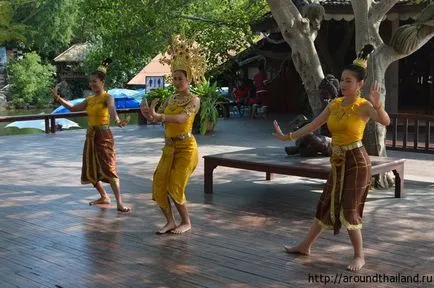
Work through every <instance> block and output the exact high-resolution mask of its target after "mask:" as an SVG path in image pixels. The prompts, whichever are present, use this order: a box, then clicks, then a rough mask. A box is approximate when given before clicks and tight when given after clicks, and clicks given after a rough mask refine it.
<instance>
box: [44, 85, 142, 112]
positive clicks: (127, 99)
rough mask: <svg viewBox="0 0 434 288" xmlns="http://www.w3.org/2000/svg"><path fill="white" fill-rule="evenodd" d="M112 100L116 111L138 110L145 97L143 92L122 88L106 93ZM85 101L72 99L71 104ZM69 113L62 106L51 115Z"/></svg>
mask: <svg viewBox="0 0 434 288" xmlns="http://www.w3.org/2000/svg"><path fill="white" fill-rule="evenodd" d="M107 92H108V93H109V94H110V95H111V96H112V97H113V98H114V99H115V105H116V109H125V108H139V107H140V102H141V99H142V97H143V95H145V90H130V89H123V88H115V89H110V90H108V91H107ZM84 100H85V98H79V99H74V100H71V101H69V102H71V103H72V104H73V105H76V104H78V103H81V102H83V101H84ZM69 112H70V111H69V110H68V109H67V108H65V107H63V105H61V106H59V107H57V108H56V109H54V110H53V111H52V112H51V114H59V113H69Z"/></svg>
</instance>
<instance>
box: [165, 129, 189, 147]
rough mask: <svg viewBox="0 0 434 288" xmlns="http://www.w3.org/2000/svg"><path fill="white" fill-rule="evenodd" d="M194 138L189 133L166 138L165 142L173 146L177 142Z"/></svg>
mask: <svg viewBox="0 0 434 288" xmlns="http://www.w3.org/2000/svg"><path fill="white" fill-rule="evenodd" d="M192 136H193V134H192V133H191V132H188V133H185V134H181V135H178V136H175V137H165V138H164V140H165V141H166V144H172V143H173V142H175V141H182V140H186V139H188V138H190V137H192Z"/></svg>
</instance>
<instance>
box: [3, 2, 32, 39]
mask: <svg viewBox="0 0 434 288" xmlns="http://www.w3.org/2000/svg"><path fill="white" fill-rule="evenodd" d="M13 15H14V11H13V9H12V5H11V3H10V1H0V45H3V44H4V43H5V42H8V41H11V40H18V41H23V42H24V41H26V37H25V36H24V33H25V28H26V26H25V25H23V24H19V23H14V22H13Z"/></svg>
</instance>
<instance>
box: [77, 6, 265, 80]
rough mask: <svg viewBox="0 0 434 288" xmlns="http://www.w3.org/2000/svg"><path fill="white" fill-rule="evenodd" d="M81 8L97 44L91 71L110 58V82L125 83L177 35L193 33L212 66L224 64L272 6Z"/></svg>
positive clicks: (92, 40)
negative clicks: (252, 26)
mask: <svg viewBox="0 0 434 288" xmlns="http://www.w3.org/2000/svg"><path fill="white" fill-rule="evenodd" d="M82 9H83V10H84V11H86V17H87V20H88V21H86V22H85V25H83V31H88V32H87V33H88V35H87V36H88V37H87V39H88V41H89V42H90V43H92V47H93V48H92V52H91V54H90V55H89V57H88V59H87V63H86V66H87V67H88V71H90V70H92V69H95V67H97V65H98V64H99V62H100V61H101V60H102V59H104V58H105V57H111V58H112V59H113V60H114V62H113V63H112V65H111V67H110V72H109V78H108V81H109V82H110V83H111V84H113V85H122V84H124V83H125V82H126V81H128V80H129V79H131V78H132V77H133V76H134V75H135V74H136V73H137V72H138V71H139V70H140V69H141V68H143V66H144V65H146V64H147V63H148V62H149V61H150V60H151V59H152V58H153V57H154V56H155V55H156V54H157V53H159V52H161V51H164V50H165V49H166V47H167V44H168V42H169V41H170V38H171V36H172V35H174V34H179V33H182V34H185V35H186V36H188V37H193V36H194V38H195V39H196V40H197V42H199V43H200V44H202V46H203V47H205V48H206V50H207V55H206V56H207V64H208V67H209V68H208V69H211V68H213V67H215V66H216V65H219V64H221V63H222V62H224V61H226V60H227V59H229V57H230V56H229V52H231V53H235V52H239V51H241V50H243V49H244V48H246V47H247V46H248V45H249V43H251V42H252V41H253V40H254V36H253V35H252V33H251V31H250V26H249V23H251V21H253V20H255V19H257V18H259V17H261V16H262V15H263V14H265V13H266V12H267V11H268V5H267V3H266V1H265V0H256V1H251V0H237V1H235V0H160V1H154V0H142V1H136V0H119V1H112V0H93V1H85V2H84V3H83V5H82ZM94 35H98V36H97V37H96V36H94Z"/></svg>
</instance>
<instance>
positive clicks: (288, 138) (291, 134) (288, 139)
mask: <svg viewBox="0 0 434 288" xmlns="http://www.w3.org/2000/svg"><path fill="white" fill-rule="evenodd" d="M285 136H286V140H287V141H294V140H295V138H294V134H293V133H292V132H289V133H288V134H286V135H285Z"/></svg>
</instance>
